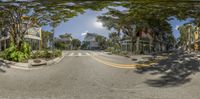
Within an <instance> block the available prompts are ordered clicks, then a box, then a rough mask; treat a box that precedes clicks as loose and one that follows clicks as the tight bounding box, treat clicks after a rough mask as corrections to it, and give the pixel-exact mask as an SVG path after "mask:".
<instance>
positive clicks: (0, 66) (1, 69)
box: [0, 60, 10, 73]
mask: <svg viewBox="0 0 200 99" xmlns="http://www.w3.org/2000/svg"><path fill="white" fill-rule="evenodd" d="M5 68H10V66H9V63H5V62H4V61H3V60H0V72H2V73H5V72H6V70H5Z"/></svg>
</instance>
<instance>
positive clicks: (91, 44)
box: [83, 33, 99, 50]
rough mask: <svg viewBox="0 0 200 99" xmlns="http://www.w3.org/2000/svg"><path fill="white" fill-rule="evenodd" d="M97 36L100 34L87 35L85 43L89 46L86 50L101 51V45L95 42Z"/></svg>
mask: <svg viewBox="0 0 200 99" xmlns="http://www.w3.org/2000/svg"><path fill="white" fill-rule="evenodd" d="M97 35H98V34H96V33H87V34H86V35H85V38H84V41H83V42H84V43H86V44H87V46H86V49H89V50H95V49H99V44H98V42H96V40H95V39H96V36H97Z"/></svg>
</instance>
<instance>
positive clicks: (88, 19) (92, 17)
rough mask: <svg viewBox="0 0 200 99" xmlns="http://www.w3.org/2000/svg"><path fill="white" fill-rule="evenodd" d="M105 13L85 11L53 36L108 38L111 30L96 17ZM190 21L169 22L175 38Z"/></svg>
mask: <svg viewBox="0 0 200 99" xmlns="http://www.w3.org/2000/svg"><path fill="white" fill-rule="evenodd" d="M117 9H119V10H125V9H124V8H122V7H118V8H117ZM105 12H107V10H106V9H103V10H102V11H92V10H86V12H85V13H84V14H80V15H78V16H76V17H73V18H71V19H70V20H69V21H67V22H63V23H61V24H60V25H59V26H57V28H56V29H55V36H58V35H60V34H64V33H70V34H72V37H73V38H77V39H80V40H81V41H83V39H84V36H85V34H86V33H87V32H89V33H97V34H100V35H104V36H106V37H108V34H109V33H110V32H112V31H113V30H112V31H110V30H107V29H106V28H105V27H103V26H102V23H101V22H97V16H99V15H102V14H103V13H105ZM190 20H191V19H187V20H184V21H180V20H177V19H176V18H174V19H173V20H171V21H169V23H170V24H171V25H172V31H173V35H174V37H175V38H178V37H179V36H180V34H179V31H178V30H177V28H178V27H179V26H180V25H182V24H184V23H186V22H188V21H190ZM42 29H43V30H48V31H50V30H51V29H50V27H49V26H45V27H42Z"/></svg>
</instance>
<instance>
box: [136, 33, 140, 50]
mask: <svg viewBox="0 0 200 99" xmlns="http://www.w3.org/2000/svg"><path fill="white" fill-rule="evenodd" d="M139 50H140V37H137V40H136V53H139Z"/></svg>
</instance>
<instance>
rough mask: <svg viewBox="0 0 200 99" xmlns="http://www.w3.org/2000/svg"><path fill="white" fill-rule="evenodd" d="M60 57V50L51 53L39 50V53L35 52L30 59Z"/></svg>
mask: <svg viewBox="0 0 200 99" xmlns="http://www.w3.org/2000/svg"><path fill="white" fill-rule="evenodd" d="M61 55H62V52H61V51H60V50H55V51H53V52H50V51H48V50H41V51H36V52H34V53H32V55H31V58H32V59H36V58H53V57H60V56H61Z"/></svg>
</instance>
